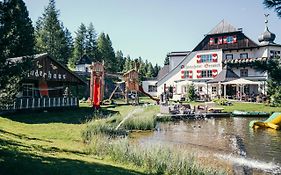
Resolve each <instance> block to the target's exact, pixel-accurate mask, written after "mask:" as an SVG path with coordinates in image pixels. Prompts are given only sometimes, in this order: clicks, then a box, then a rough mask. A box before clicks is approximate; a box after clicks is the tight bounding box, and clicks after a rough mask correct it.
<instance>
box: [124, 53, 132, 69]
mask: <svg viewBox="0 0 281 175" xmlns="http://www.w3.org/2000/svg"><path fill="white" fill-rule="evenodd" d="M131 62H132V60H131V57H130V55H128V56H127V57H126V58H125V63H124V69H123V72H128V71H129V70H131V69H132V64H131Z"/></svg>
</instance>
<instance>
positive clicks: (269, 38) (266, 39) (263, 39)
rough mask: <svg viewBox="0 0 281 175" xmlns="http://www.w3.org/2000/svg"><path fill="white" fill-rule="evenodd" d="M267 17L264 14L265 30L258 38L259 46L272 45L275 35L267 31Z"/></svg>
mask: <svg viewBox="0 0 281 175" xmlns="http://www.w3.org/2000/svg"><path fill="white" fill-rule="evenodd" d="M268 16H269V14H264V17H265V21H264V23H265V29H264V32H263V33H262V34H261V35H260V36H259V38H258V39H259V42H260V43H261V45H268V44H274V39H275V34H274V33H272V32H270V31H269V29H268Z"/></svg>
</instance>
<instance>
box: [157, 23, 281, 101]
mask: <svg viewBox="0 0 281 175" xmlns="http://www.w3.org/2000/svg"><path fill="white" fill-rule="evenodd" d="M223 25H229V24H225V23H220V24H219V25H218V26H217V27H218V28H216V29H213V31H216V32H217V33H212V34H209V35H207V36H205V38H204V39H203V40H202V41H201V43H199V44H198V46H197V47H199V48H200V47H205V48H204V49H203V50H196V48H197V47H196V48H195V49H194V50H196V51H192V52H190V53H188V54H187V55H186V56H185V57H184V58H177V57H175V58H174V59H171V60H170V64H171V65H170V67H171V68H170V70H169V73H168V74H167V75H166V76H164V77H163V78H162V79H160V80H158V82H157V96H158V97H159V96H160V94H161V93H163V92H164V91H166V92H167V91H169V92H171V93H173V99H174V100H179V99H180V98H181V97H183V96H185V94H186V91H187V86H188V85H189V84H191V83H193V84H194V86H195V88H196V89H197V92H198V93H199V94H200V95H206V94H207V95H209V96H213V97H214V96H216V95H218V94H222V92H221V91H224V93H225V92H226V91H228V90H229V89H226V88H225V89H224V90H222V89H221V86H219V85H218V84H207V81H209V80H212V79H214V78H215V77H216V76H217V75H218V74H219V73H220V72H221V71H222V69H223V66H224V65H228V64H229V61H231V60H233V61H232V63H235V65H237V66H235V65H234V66H232V67H231V69H232V71H233V72H234V73H235V74H237V75H238V76H239V77H242V78H245V79H248V80H251V81H255V82H256V83H257V84H255V85H248V86H245V87H243V91H244V93H248V94H250V93H255V94H258V93H266V80H267V79H268V75H267V73H266V72H261V71H259V70H256V69H254V68H253V67H252V66H250V65H249V64H243V63H249V62H251V61H253V60H260V59H263V58H267V59H270V58H271V57H272V56H276V54H277V56H280V52H281V45H278V44H275V43H273V44H267V45H258V44H256V43H254V42H253V41H252V40H250V39H248V38H247V37H246V36H245V35H244V34H243V33H242V32H241V31H237V30H235V29H234V28H231V29H232V30H231V31H230V32H229V34H228V33H227V32H225V31H224V32H222V33H219V32H218V31H220V30H221V29H226V28H227V27H224V26H223ZM235 32H236V33H235ZM233 33H234V34H233ZM223 35H225V36H223ZM219 36H220V37H219ZM228 36H230V37H231V39H232V40H230V42H229V41H225V39H224V38H227V37H228ZM212 37H216V39H217V38H221V39H222V38H223V41H221V42H223V43H219V44H218V42H219V41H218V40H219V39H218V40H215V39H214V38H212ZM243 37H244V38H243ZM208 39H210V41H209V42H208V43H207V44H206V42H205V43H204V41H206V40H208ZM234 40H235V41H234ZM210 42H212V44H210ZM227 42H229V43H227ZM242 42H244V43H242ZM214 43H215V44H214ZM241 43H242V44H244V45H242V44H241ZM204 44H205V45H204ZM227 44H229V47H228V45H227ZM239 44H240V45H239ZM213 45H215V46H217V47H221V49H208V48H214V47H212V46H213ZM234 46H235V47H236V48H235V47H234ZM206 48H207V49H206ZM178 60H181V61H178ZM226 61H228V62H226ZM240 63H242V64H240ZM176 64H177V65H176ZM238 65H239V66H238Z"/></svg>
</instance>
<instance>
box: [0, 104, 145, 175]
mask: <svg viewBox="0 0 281 175" xmlns="http://www.w3.org/2000/svg"><path fill="white" fill-rule="evenodd" d="M82 106H83V107H80V108H79V109H65V110H60V111H48V112H35V111H34V112H22V113H18V114H10V115H2V116H0V174H122V175H125V174H142V172H143V170H137V171H136V170H135V169H136V168H135V167H132V166H129V165H126V166H124V165H116V164H115V163H112V162H110V161H108V160H100V159H99V158H98V157H92V156H91V155H88V154H86V153H85V152H84V148H85V145H84V143H83V141H82V137H81V133H82V131H83V130H84V128H85V127H86V124H85V122H86V121H88V120H90V119H91V117H92V116H93V113H92V111H91V108H89V107H87V106H88V105H87V104H83V105H82ZM105 108H106V109H107V110H106V111H104V112H105V113H106V114H108V115H110V114H114V113H117V112H119V113H120V114H121V115H125V114H126V113H128V112H129V111H131V110H133V108H134V107H133V106H125V105H124V106H118V107H114V106H107V107H105Z"/></svg>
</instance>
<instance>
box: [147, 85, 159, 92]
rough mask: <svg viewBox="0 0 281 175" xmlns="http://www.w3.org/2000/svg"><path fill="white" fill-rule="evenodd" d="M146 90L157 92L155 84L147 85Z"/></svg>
mask: <svg viewBox="0 0 281 175" xmlns="http://www.w3.org/2000/svg"><path fill="white" fill-rule="evenodd" d="M148 92H157V86H154V85H148Z"/></svg>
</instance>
